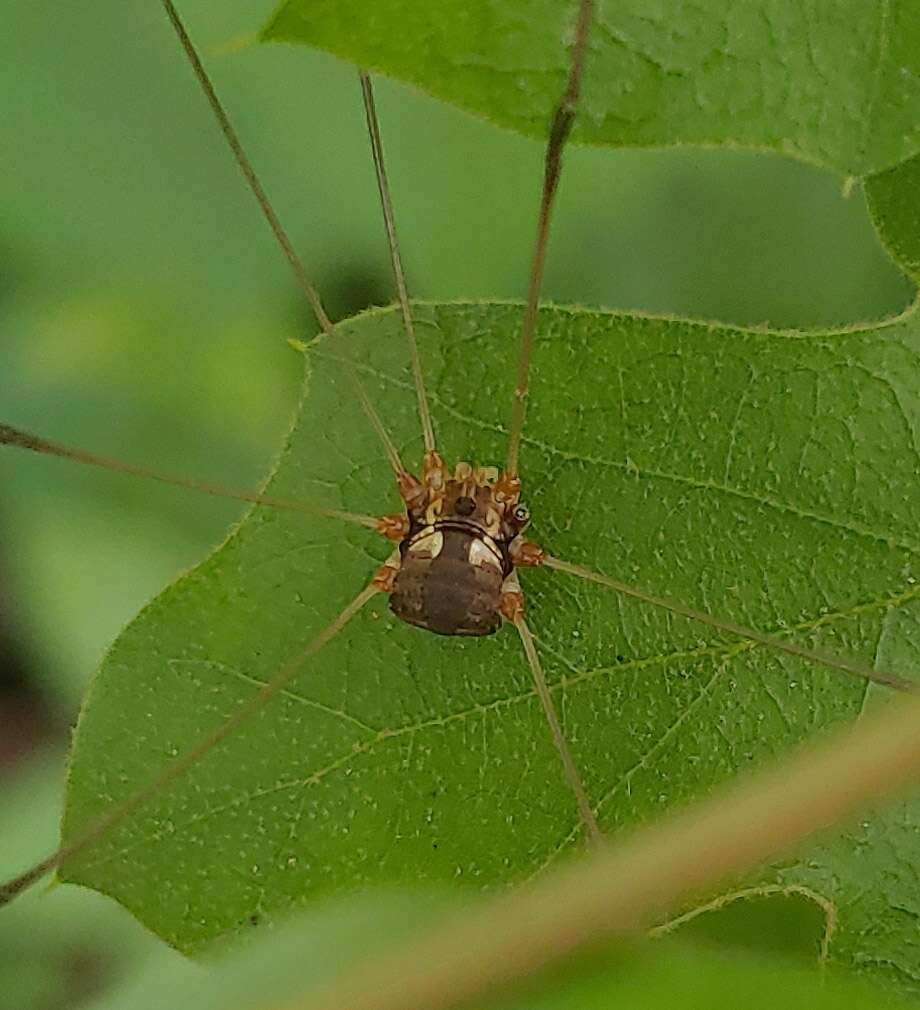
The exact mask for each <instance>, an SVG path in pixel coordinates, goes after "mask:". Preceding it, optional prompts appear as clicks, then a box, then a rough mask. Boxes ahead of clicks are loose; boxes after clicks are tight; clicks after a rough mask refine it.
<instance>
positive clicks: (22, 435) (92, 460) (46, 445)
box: [0, 424, 379, 529]
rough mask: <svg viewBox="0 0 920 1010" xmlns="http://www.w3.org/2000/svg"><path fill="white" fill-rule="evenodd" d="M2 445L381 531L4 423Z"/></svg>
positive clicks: (332, 512)
mask: <svg viewBox="0 0 920 1010" xmlns="http://www.w3.org/2000/svg"><path fill="white" fill-rule="evenodd" d="M0 445H9V446H14V447H15V448H17V449H27V450H28V451H30V452H36V453H40V454H42V455H45V456H57V457H59V458H60V459H70V460H74V461H75V462H77V463H85V464H87V465H89V466H95V467H99V468H100V469H102V470H112V471H114V472H115V473H125V474H130V475H131V476H132V477H143V478H145V479H147V480H156V481H159V482H160V483H161V484H172V485H174V486H175V487H182V488H186V489H187V490H189V491H199V492H201V493H202V494H208V495H212V496H213V497H215V498H232V499H234V500H236V501H248V502H253V503H254V504H256V505H265V506H268V507H270V508H276V509H287V510H290V511H292V512H308V513H310V514H311V515H321V516H329V517H330V518H332V519H341V520H342V521H343V522H346V523H354V524H355V525H357V526H366V527H367V528H368V529H377V528H378V523H379V520H377V519H375V518H374V517H373V516H365V515H359V514H358V513H356V512H345V511H343V510H341V509H332V508H324V507H323V506H321V505H309V504H307V503H306V502H299V501H293V500H291V499H288V498H273V497H271V496H269V495H262V494H258V493H257V492H255V491H241V490H238V489H236V488H228V487H224V486H223V485H221V484H211V483H208V482H206V481H200V480H192V479H191V478H189V477H179V476H176V475H174V474H168V473H160V472H159V471H158V470H151V469H149V468H148V467H145V466H135V464H134V463H125V462H123V461H122V460H120V459H112V458H111V457H109V456H98V455H96V453H93V452H86V450H84V449H74V448H72V447H71V446H67V445H62V444H61V443H60V442H53V441H51V439H47V438H42V437H40V436H39V435H33V434H32V433H31V432H28V431H23V430H22V429H20V428H13V427H12V426H11V425H8V424H0Z"/></svg>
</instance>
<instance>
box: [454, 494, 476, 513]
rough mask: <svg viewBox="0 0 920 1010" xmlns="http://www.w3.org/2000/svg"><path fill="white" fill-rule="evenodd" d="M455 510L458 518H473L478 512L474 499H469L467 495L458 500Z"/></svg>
mask: <svg viewBox="0 0 920 1010" xmlns="http://www.w3.org/2000/svg"><path fill="white" fill-rule="evenodd" d="M454 509H455V511H456V513H457V515H458V516H471V515H472V514H473V513H474V512H475V511H476V502H474V501H473V499H472V498H467V496H466V495H461V496H460V497H459V498H458V499H457V502H456V504H455V505H454Z"/></svg>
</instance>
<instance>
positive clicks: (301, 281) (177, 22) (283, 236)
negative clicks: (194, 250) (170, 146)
mask: <svg viewBox="0 0 920 1010" xmlns="http://www.w3.org/2000/svg"><path fill="white" fill-rule="evenodd" d="M162 2H163V7H164V9H165V11H166V16H167V17H168V18H169V22H170V24H171V25H172V26H173V29H174V31H175V33H176V36H177V37H178V39H179V43H180V45H181V46H182V49H183V50H184V52H185V55H186V56H187V57H188V61H189V64H190V65H191V68H192V72H193V73H194V74H195V78H196V80H197V81H198V84H199V85H200V86H201V90H202V91H203V92H204V96H205V98H207V100H208V104H209V105H210V106H211V111H212V112H213V113H214V118H215V119H216V120H217V123H218V126H220V129H221V132H222V133H223V135H224V138H225V139H226V141H227V144H228V146H229V147H230V150H231V151H232V152H233V157H234V158H235V159H236V163H237V165H239V167H240V171H241V172H242V173H243V177H244V178H245V180H246V184H247V185H248V186H249V189H250V190H251V191H252V195H253V196H254V197H255V198H256V203H258V205H259V209H260V210H261V211H262V214H263V215H264V217H265V220H266V221H267V222H268V225H269V227H270V228H271V230H272V232H273V234H274V236H275V238H276V239H277V241H278V245H279V246H280V247H281V251H282V252H283V253H284V255H285V257H286V259H287V261H288V263H289V264H290V265H291V269H292V270H293V271H294V276H295V277H296V278H297V283H298V285H299V286H300V289H301V291H303V293H304V295H305V296H306V298H307V301H308V302H309V303H310V307H311V308H312V309H313V314H314V315H315V316H316V320H317V322H318V323H319V325H320V326H321V327H322V329H323V332H324V333H331V332H332V321H331V320H330V318H329V317H328V316H327V315H326V310H325V309H324V308H323V303H322V301H321V299H320V297H319V292H318V291H317V290H316V288H315V287H313V284H312V283H311V282H310V278H309V277H308V276H307V271H306V268H305V267H304V265H303V260H301V258H300V257H299V256H298V255H297V252H296V251H295V250H294V246H293V244H292V242H291V240H290V237H289V236H288V233H287V232H286V231H285V230H284V226H283V225H282V224H281V220H280V218H279V217H278V215H277V213H276V212H275V208H274V207H273V206H272V202H271V200H270V199H269V197H268V193H266V191H265V187H264V186H263V185H262V183H261V181H260V179H259V177H258V175H256V171H255V169H254V168H253V165H252V162H251V161H250V160H249V156H248V155H247V154H246V151H245V149H244V147H243V144H242V141H241V140H240V137H239V134H238V133H237V132H236V130H235V129H234V126H233V123H231V122H230V117H229V116H228V115H227V112H226V110H225V109H224V107H223V104H222V103H221V100H220V98H218V96H217V92H216V90H215V89H214V85H213V84H212V83H211V78H210V77H209V76H208V72H207V70H205V68H204V64H203V63H202V62H201V57H200V56H199V55H198V50H197V49H196V48H195V44H194V42H192V40H191V38H190V37H189V34H188V32H187V31H186V28H185V25H184V24H183V22H182V18H180V17H179V12H178V11H177V10H176V6H175V4H174V3H173V2H172V0H162Z"/></svg>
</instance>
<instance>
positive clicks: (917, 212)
mask: <svg viewBox="0 0 920 1010" xmlns="http://www.w3.org/2000/svg"><path fill="white" fill-rule="evenodd" d="M866 198H867V199H868V202H869V210H870V212H871V214H872V217H873V219H874V221H875V225H876V227H877V228H878V230H879V236H880V238H881V240H882V242H883V243H884V244H885V247H886V248H887V249H888V251H889V252H890V253H891V255H892V256H893V257H894V259H895V260H896V261H897V262H898V263H899V264H900V265H901V266H902V267H903V268H904V270H906V271H907V272H908V273H909V274H911V276H913V277H915V278H917V277H920V157H916V158H911V159H910V161H906V162H905V163H904V164H902V165H898V166H896V167H895V168H892V169H889V170H888V171H887V172H881V173H879V174H878V175H874V176H872V177H871V178H870V179H867V180H866Z"/></svg>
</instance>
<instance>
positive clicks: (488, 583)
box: [390, 530, 504, 635]
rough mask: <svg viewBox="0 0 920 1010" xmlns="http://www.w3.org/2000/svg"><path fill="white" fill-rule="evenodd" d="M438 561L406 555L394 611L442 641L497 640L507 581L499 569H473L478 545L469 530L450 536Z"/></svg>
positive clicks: (398, 578) (446, 536) (448, 533)
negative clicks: (443, 637) (470, 637)
mask: <svg viewBox="0 0 920 1010" xmlns="http://www.w3.org/2000/svg"><path fill="white" fill-rule="evenodd" d="M443 536H444V541H443V546H442V547H441V549H440V551H439V552H438V554H437V556H436V557H430V556H416V555H414V554H413V552H412V551H411V550H408V551H406V552H405V554H404V555H403V558H402V564H401V566H400V569H399V572H398V574H397V576H396V583H395V586H394V589H393V593H392V595H391V596H390V610H392V611H393V613H394V614H395V615H396V616H397V617H398V618H400V620H403V621H406V622H407V623H409V624H414V625H416V626H417V627H420V628H426V629H427V630H428V631H433V632H435V634H438V635H491V634H493V633H494V632H496V631H498V629H499V628H500V627H501V623H502V619H501V614H500V612H499V604H500V602H501V589H502V582H503V581H504V577H503V575H502V573H501V571H500V569H499V568H498V567H497V566H494V565H490V564H472V563H471V562H470V546H471V544H472V543H473V541H474V540H476V539H478V538H477V537H476V536H475V535H474V534H472V533H467V532H465V531H463V530H444V531H443Z"/></svg>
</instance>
